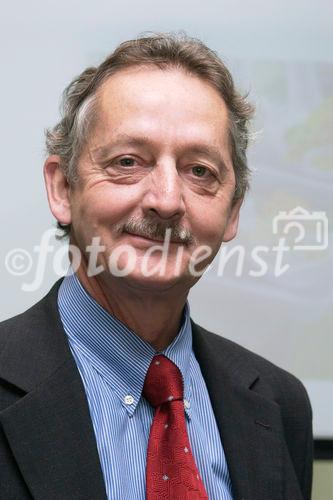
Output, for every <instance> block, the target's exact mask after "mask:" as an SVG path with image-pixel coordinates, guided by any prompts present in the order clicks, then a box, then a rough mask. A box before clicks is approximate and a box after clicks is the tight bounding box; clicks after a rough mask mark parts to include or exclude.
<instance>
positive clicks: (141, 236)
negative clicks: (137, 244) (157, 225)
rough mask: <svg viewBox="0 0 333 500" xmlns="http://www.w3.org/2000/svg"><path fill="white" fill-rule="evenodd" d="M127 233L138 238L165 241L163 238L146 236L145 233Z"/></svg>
mask: <svg viewBox="0 0 333 500" xmlns="http://www.w3.org/2000/svg"><path fill="white" fill-rule="evenodd" d="M126 234H128V235H129V236H134V237H136V238H142V239H144V240H147V241H157V242H159V243H163V240H161V239H156V238H151V237H148V236H144V235H143V234H138V233H128V232H126Z"/></svg>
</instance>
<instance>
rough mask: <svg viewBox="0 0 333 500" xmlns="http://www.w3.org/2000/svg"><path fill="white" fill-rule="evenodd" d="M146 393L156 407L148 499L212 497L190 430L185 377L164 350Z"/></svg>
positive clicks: (154, 364) (151, 370) (150, 443)
mask: <svg viewBox="0 0 333 500" xmlns="http://www.w3.org/2000/svg"><path fill="white" fill-rule="evenodd" d="M143 395H144V397H145V398H146V399H147V401H148V402H149V403H150V404H151V406H153V407H154V408H155V414H154V420H153V423H152V425H151V429H150V435H149V441H148V451H147V469H146V492H147V493H146V499H147V500H199V499H200V500H203V499H205V500H208V496H207V493H206V491H205V487H204V484H203V482H202V480H201V478H200V475H199V472H198V469H197V466H196V465H195V461H194V458H193V455H192V452H191V447H190V442H189V438H188V435H187V430H186V422H185V410H184V401H183V379H182V375H181V372H180V371H179V369H178V367H177V366H176V365H175V364H174V363H173V362H172V361H170V360H169V359H168V358H166V357H165V356H163V355H162V354H159V355H156V356H154V358H153V361H152V362H151V365H150V367H149V369H148V372H147V375H146V379H145V383H144V386H143Z"/></svg>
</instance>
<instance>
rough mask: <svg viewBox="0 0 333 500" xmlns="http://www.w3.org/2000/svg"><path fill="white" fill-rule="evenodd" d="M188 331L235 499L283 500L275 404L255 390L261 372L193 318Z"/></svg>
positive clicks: (279, 437)
mask: <svg viewBox="0 0 333 500" xmlns="http://www.w3.org/2000/svg"><path fill="white" fill-rule="evenodd" d="M192 331H193V349H194V352H195V355H196V358H197V360H198V362H199V364H200V368H201V371H202V374H203V377H204V379H205V382H206V386H207V389H208V392H209V395H210V399H211V403H212V407H213V410H214V414H215V418H216V422H217V425H218V428H219V431H220V435H221V441H222V445H223V448H224V452H225V455H226V459H227V464H228V468H229V473H230V477H231V482H232V486H233V494H234V498H235V500H250V499H251V500H252V499H253V500H267V499H268V498H269V499H270V500H273V499H274V500H278V499H282V498H283V492H282V485H283V458H282V455H283V441H282V435H281V428H282V422H281V417H280V408H279V406H278V404H276V403H274V402H273V401H270V400H269V399H266V398H264V397H262V396H261V395H259V394H258V393H257V392H255V391H254V390H253V387H254V386H255V384H256V383H257V382H258V381H259V374H258V372H257V371H256V370H255V369H253V368H252V367H249V366H246V363H245V361H244V359H245V357H244V356H243V357H242V359H240V357H239V356H238V355H237V354H236V350H235V349H234V348H232V347H231V346H232V345H233V344H232V343H229V342H228V341H226V340H224V339H221V338H219V337H217V336H214V335H212V334H211V333H209V332H206V331H205V330H203V329H202V328H200V327H198V326H197V325H195V324H194V323H193V322H192ZM208 337H209V339H208ZM214 344H215V345H214Z"/></svg>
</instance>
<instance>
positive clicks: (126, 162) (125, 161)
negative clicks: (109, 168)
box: [115, 156, 135, 167]
mask: <svg viewBox="0 0 333 500" xmlns="http://www.w3.org/2000/svg"><path fill="white" fill-rule="evenodd" d="M134 162H135V159H134V158H130V157H129V156H123V157H122V158H118V159H117V160H116V162H115V163H118V164H120V165H121V166H122V167H133V166H134Z"/></svg>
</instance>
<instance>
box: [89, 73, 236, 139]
mask: <svg viewBox="0 0 333 500" xmlns="http://www.w3.org/2000/svg"><path fill="white" fill-rule="evenodd" d="M97 116H98V121H97V127H96V130H95V131H96V133H97V134H98V135H102V136H107V137H109V138H110V139H111V135H112V132H115V131H116V132H117V133H129V132H131V131H132V132H133V133H134V132H137V131H138V129H139V130H140V133H141V134H143V135H147V136H149V137H151V138H153V137H154V134H161V133H162V134H163V139H164V141H165V142H168V141H172V142H173V143H174V142H175V141H177V140H178V139H179V140H191V141H193V140H196V138H198V139H200V138H202V137H203V136H205V137H206V138H207V139H209V140H210V141H212V142H216V146H219V145H221V142H222V143H224V142H225V141H226V140H227V135H228V110H227V107H226V104H225V102H224V100H223V99H222V97H221V95H220V94H219V93H218V91H217V90H216V89H215V88H214V87H213V86H212V85H211V84H209V83H208V82H206V81H204V80H202V79H201V78H199V77H197V76H193V75H190V74H188V73H186V72H185V71H184V70H182V69H175V68H169V69H159V68H157V67H155V66H149V67H147V66H144V67H143V66H135V67H130V68H127V69H122V70H120V71H118V72H117V73H115V74H114V75H112V76H111V77H109V78H108V80H106V81H105V82H104V83H103V85H102V86H101V88H100V89H99V92H98V112H97ZM107 137H105V138H107Z"/></svg>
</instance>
